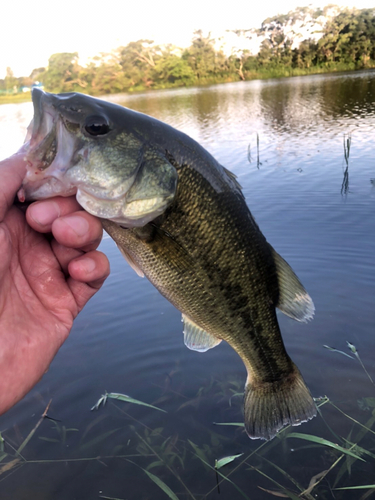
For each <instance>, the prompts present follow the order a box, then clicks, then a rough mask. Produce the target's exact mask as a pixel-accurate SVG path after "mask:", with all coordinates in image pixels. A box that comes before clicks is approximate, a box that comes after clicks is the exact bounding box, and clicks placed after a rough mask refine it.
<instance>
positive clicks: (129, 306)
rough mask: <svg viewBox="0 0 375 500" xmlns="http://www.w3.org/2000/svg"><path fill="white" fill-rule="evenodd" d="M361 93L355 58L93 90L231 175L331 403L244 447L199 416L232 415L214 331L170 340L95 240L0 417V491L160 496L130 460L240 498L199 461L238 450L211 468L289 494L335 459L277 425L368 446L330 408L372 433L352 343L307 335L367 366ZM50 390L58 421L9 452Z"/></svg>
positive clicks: (241, 482)
mask: <svg viewBox="0 0 375 500" xmlns="http://www.w3.org/2000/svg"><path fill="white" fill-rule="evenodd" d="M374 97H375V75H374V73H373V72H362V73H354V74H342V75H329V76H311V77H303V78H292V79H284V80H277V81H276V80H274V81H272V80H271V81H253V82H239V83H237V84H227V85H219V86H213V87H208V88H200V89H196V88H195V89H182V90H181V89H179V90H173V91H160V92H153V93H149V94H140V95H134V96H115V97H114V96H111V97H110V99H111V100H116V101H117V102H121V103H122V104H124V105H126V106H128V107H131V108H133V109H136V110H138V111H141V112H144V113H147V114H150V115H153V116H155V117H157V118H159V119H161V120H163V121H165V122H167V123H170V124H171V125H173V126H175V127H176V128H179V129H181V130H183V131H184V132H186V133H188V134H189V135H191V136H192V137H194V138H195V139H196V140H198V141H199V142H200V143H201V144H202V145H203V146H204V147H206V148H207V149H208V150H209V151H210V152H211V153H212V154H213V155H214V156H215V157H216V158H217V159H218V160H219V161H220V162H221V163H222V164H223V165H225V166H226V167H228V168H230V169H231V170H233V171H234V172H235V173H236V174H237V176H238V177H239V181H240V183H241V185H242V186H243V190H244V194H245V196H246V199H247V201H248V204H249V206H250V208H251V211H252V213H253V215H254V216H255V217H256V219H257V222H258V223H259V225H260V227H261V229H262V231H263V233H264V234H265V235H266V237H267V239H268V240H269V241H270V243H271V244H272V245H273V246H274V247H275V248H276V250H277V251H279V252H280V253H281V255H283V256H284V257H285V258H286V260H288V262H289V263H290V264H291V265H292V266H293V268H294V270H295V271H296V272H297V274H298V275H299V277H300V278H301V280H302V282H303V284H304V285H305V286H306V288H307V290H308V291H309V293H310V294H311V296H312V297H313V299H314V302H315V306H316V315H315V319H314V320H313V321H312V322H310V323H309V324H307V325H301V324H299V323H296V322H294V321H293V320H291V319H289V318H286V317H285V316H283V315H279V321H280V327H281V331H282V333H283V337H284V340H285V343H286V346H287V350H288V352H289V353H290V355H291V357H292V358H293V360H294V361H295V362H296V363H297V365H298V366H299V367H300V368H301V371H302V372H303V375H304V378H305V380H306V382H307V383H308V385H309V387H310V389H311V392H312V394H313V395H314V396H316V397H318V396H324V395H327V396H328V397H329V399H330V401H331V402H332V403H333V404H332V403H331V402H327V400H326V399H322V400H321V404H323V406H322V408H321V411H322V417H317V418H316V419H314V420H313V421H311V422H309V423H307V424H304V425H303V426H302V427H300V428H298V427H297V428H293V429H292V430H287V431H285V432H284V433H283V434H282V439H278V438H277V439H275V440H274V441H272V442H271V443H269V444H267V445H265V446H263V447H262V448H260V449H258V447H259V446H260V444H261V443H259V442H252V441H250V440H249V439H248V438H247V437H246V436H245V434H244V433H243V429H242V427H240V426H214V425H213V422H218V423H220V422H232V423H235V422H242V413H241V412H242V399H241V395H240V393H241V391H242V386H243V381H244V378H245V373H244V368H243V366H242V363H241V361H240V360H239V358H238V357H237V356H236V354H235V353H234V351H233V350H231V349H230V348H229V347H228V346H227V345H220V346H219V347H217V348H215V349H213V350H212V351H211V352H207V353H205V354H198V353H195V352H191V351H188V350H187V349H186V348H185V347H184V345H183V340H182V324H181V321H180V314H179V313H178V312H177V311H176V310H175V309H174V308H173V307H172V306H171V305H170V304H169V303H168V302H166V301H165V300H164V299H163V298H162V297H161V296H160V295H159V294H158V293H157V291H156V290H155V289H154V288H153V287H152V286H151V285H150V284H149V283H148V282H147V281H146V280H141V279H140V278H138V277H137V276H136V275H135V273H134V272H133V271H132V270H131V269H130V268H128V266H127V265H126V263H125V262H124V261H123V259H122V256H121V255H120V254H119V252H118V251H117V249H116V247H115V245H114V244H113V242H112V241H111V240H110V239H108V238H106V239H104V240H103V243H102V249H103V251H105V252H106V253H107V254H108V255H109V257H110V260H111V267H112V274H111V276H110V278H109V279H108V281H107V283H106V285H105V288H104V290H102V291H101V292H100V293H99V294H98V295H97V296H96V297H95V298H94V299H93V300H92V301H91V302H90V304H89V305H88V306H87V308H86V309H85V311H84V312H83V313H82V314H81V315H80V316H79V317H78V318H77V320H76V322H75V325H74V329H73V331H72V334H71V336H70V338H69V340H68V341H67V343H66V344H65V345H64V346H63V348H62V349H61V351H60V353H59V354H58V356H57V357H56V359H55V361H54V363H53V364H52V366H51V368H50V370H49V372H48V374H47V375H46V376H45V377H44V378H43V380H42V381H41V382H40V383H39V384H38V385H37V386H36V387H35V389H34V390H33V391H32V392H31V393H30V394H29V395H28V396H27V397H26V398H25V399H24V400H23V401H22V402H20V403H19V404H18V405H17V406H16V407H15V408H13V409H12V410H11V411H9V412H8V413H7V414H6V415H3V416H2V417H1V418H0V424H1V425H0V430H1V432H2V436H3V437H5V440H6V443H5V444H3V445H2V444H1V442H0V459H2V463H1V464H0V481H1V480H2V479H4V480H3V481H2V482H1V483H0V491H1V498H2V499H3V498H4V499H14V498H17V499H23V498H25V499H29V498H34V497H37V498H54V499H66V498H100V497H102V498H121V499H125V498H127V499H140V498H142V499H143V498H144V499H146V498H153V499H155V498H161V499H162V498H167V496H166V493H165V492H163V491H162V489H160V487H159V486H158V485H157V484H156V483H155V482H154V481H153V479H152V477H151V476H148V475H147V474H146V473H145V472H144V470H142V469H146V468H147V467H149V468H150V469H149V472H150V473H152V474H154V475H155V476H157V477H158V478H160V479H162V480H163V481H164V482H165V483H166V484H167V485H168V486H169V487H170V488H171V489H172V490H173V491H174V492H175V493H176V495H177V497H178V498H181V499H183V498H197V499H198V498H199V499H201V498H228V497H230V496H231V497H233V498H242V497H243V495H241V494H240V493H239V491H238V489H235V487H234V486H233V484H232V483H229V482H228V481H224V482H223V483H222V484H221V486H220V489H221V497H218V494H217V488H216V479H215V472H214V471H213V470H212V469H210V468H209V467H208V466H207V465H205V464H204V463H203V461H205V462H207V463H209V464H210V465H211V466H212V465H213V464H214V463H215V459H218V458H221V457H223V456H228V455H235V454H240V453H244V455H243V456H242V457H240V458H238V459H237V461H235V462H233V463H232V464H228V465H227V466H225V468H223V469H221V470H220V471H219V472H222V473H223V474H225V475H229V479H230V480H231V481H233V482H234V483H235V484H236V485H237V487H238V488H240V489H241V491H242V492H243V493H244V495H247V497H249V498H252V499H253V498H256V499H263V498H264V499H266V498H272V496H271V494H270V493H268V492H267V491H264V490H269V491H270V490H277V491H278V492H280V491H281V493H282V494H284V495H285V494H287V493H285V490H282V489H281V487H280V486H278V485H277V484H275V483H272V482H271V480H270V479H267V478H266V477H265V476H263V475H262V473H264V474H267V476H269V477H271V478H272V479H273V480H275V481H277V483H279V484H281V485H282V486H283V487H284V488H286V490H287V491H288V492H290V491H292V492H294V494H297V493H299V492H301V491H303V489H305V488H307V487H308V485H309V481H310V479H311V478H312V477H313V476H315V475H316V474H319V473H322V471H327V470H329V469H330V467H332V466H333V464H334V463H335V461H336V460H338V459H339V457H340V456H341V455H340V452H338V451H337V450H334V449H333V448H328V447H322V446H316V447H309V446H310V445H313V443H309V442H307V441H303V440H301V439H300V438H299V439H298V438H293V437H286V436H289V435H290V433H291V432H299V433H306V434H310V435H315V436H319V437H323V438H325V439H327V440H329V441H333V442H334V443H338V444H340V445H341V446H342V447H344V448H350V446H352V445H350V443H359V445H360V446H362V447H363V448H365V449H367V450H369V451H370V452H371V453H374V448H375V442H374V439H373V434H372V433H371V432H369V431H366V429H365V428H363V427H361V426H359V425H358V424H355V423H354V422H353V420H350V419H349V418H348V417H351V418H354V419H355V420H357V421H358V422H360V423H361V424H363V425H365V426H367V427H368V428H371V427H372V430H374V425H375V417H374V416H373V412H374V408H375V399H374V396H375V394H374V386H373V385H372V384H371V382H370V380H369V379H368V377H367V376H366V374H365V372H364V371H363V369H362V367H361V365H360V363H359V362H358V360H357V359H355V357H354V359H350V358H348V357H347V356H343V355H342V354H340V353H338V352H335V351H329V350H327V349H324V348H323V345H328V346H331V347H335V348H336V349H338V350H341V351H344V352H346V353H347V354H350V351H349V350H348V349H347V347H346V340H348V341H351V342H352V343H353V344H354V345H356V347H357V349H358V352H359V353H360V356H361V360H362V361H363V363H364V365H365V366H366V368H367V370H368V372H369V374H370V375H371V376H372V377H373V378H374V376H375V371H374V362H373V353H374V352H375V350H374V347H375V346H374V344H375V339H374V336H373V329H374V323H375V312H374V311H375V308H374V305H375V304H374V297H375V271H374V254H375V239H374V238H373V235H374V229H375V219H374V201H375V190H374V189H375V188H374V185H373V184H372V183H371V182H370V179H373V178H374V177H375V161H374V159H375V158H374V148H373V140H374V129H375V111H374V109H375V108H374V105H373V103H374ZM31 115H32V106H31V104H30V103H26V104H17V105H5V106H0V136H1V137H2V138H3V139H2V141H1V142H0V158H2V157H5V156H7V155H9V154H11V153H12V152H14V151H15V150H16V149H17V148H18V147H19V146H20V145H21V143H22V141H23V137H24V133H25V128H26V126H27V124H28V122H29V121H30V119H31ZM257 138H258V140H259V164H258V161H257V149H258V148H257ZM348 141H349V142H348ZM249 150H250V154H251V160H252V161H251V162H249ZM257 167H259V168H257ZM349 180H350V182H349ZM105 391H108V392H121V393H125V394H129V395H131V396H133V397H134V398H136V399H139V400H142V401H145V402H148V403H151V404H153V405H155V406H158V407H160V408H162V409H164V410H166V411H167V412H168V413H161V412H158V411H156V410H152V409H150V408H147V407H144V406H135V405H129V404H126V403H120V402H116V401H113V400H111V401H109V402H108V404H107V405H106V406H105V407H104V408H100V409H99V410H98V411H93V412H90V408H91V407H92V406H93V405H94V404H95V402H96V401H97V400H98V398H99V397H100V396H101V395H102V394H104V393H105ZM50 399H52V404H51V407H50V410H49V415H50V416H51V417H53V418H56V419H58V422H56V421H50V420H44V421H43V422H42V423H41V425H40V426H39V427H38V429H37V431H36V432H35V434H34V435H33V436H32V438H31V439H30V442H29V443H28V444H27V446H25V447H24V449H23V450H22V453H21V455H22V457H21V456H19V455H17V453H16V452H15V451H14V450H15V449H17V447H19V446H20V445H21V443H22V442H23V441H24V440H25V439H26V437H27V435H28V433H29V432H30V431H31V430H32V429H33V427H34V426H35V425H36V424H37V422H38V419H39V416H40V415H41V413H42V412H43V410H44V408H45V407H46V405H47V403H48V401H49V400H50ZM358 400H359V403H358V402H357V401H358ZM336 407H337V408H339V409H340V410H341V411H343V412H344V413H345V415H343V414H342V413H341V412H340V410H338V409H337V408H336ZM346 415H347V416H346ZM343 438H344V439H347V440H348V441H349V442H350V443H349V444H348V441H345V440H344V439H343ZM3 449H4V451H5V452H6V453H8V455H4V453H3ZM351 449H352V451H355V452H358V448H355V447H354V445H353V447H352V448H351ZM255 450H257V452H256V454H254V451H255ZM98 457H99V458H98ZM111 457H112V458H111ZM113 457H117V458H113ZM348 457H349V458H348ZM25 461H27V462H25ZM38 461H43V462H38ZM270 462H271V463H270ZM374 463H375V462H374V459H373V457H371V456H370V455H367V456H366V462H363V461H361V460H360V459H355V458H354V457H352V456H351V457H350V456H348V455H345V453H344V454H343V458H342V459H341V460H340V461H338V463H337V465H335V466H333V468H332V470H331V471H330V472H329V473H328V474H327V476H325V477H324V478H323V479H322V481H321V483H320V484H319V485H318V486H316V488H315V489H314V490H313V492H312V493H311V495H312V497H314V495H315V494H317V495H318V497H319V498H337V499H351V498H360V495H358V496H353V491H351V490H348V491H345V490H335V492H334V496H332V493H331V489H332V488H333V487H346V486H355V485H360V484H362V485H365V484H373V474H374ZM2 464H4V467H5V469H1V465H2ZM135 464H136V465H135ZM272 464H274V465H272ZM275 466H277V467H279V468H281V470H282V471H284V472H285V474H286V473H287V474H289V475H290V476H291V477H292V478H293V479H294V480H295V483H294V484H293V483H292V482H290V480H289V479H288V478H287V477H286V475H285V474H284V473H282V472H280V469H276V468H275ZM6 467H8V468H6ZM348 467H351V475H349V474H348ZM321 477H323V476H321ZM371 478H372V479H371ZM260 488H263V490H262V489H260ZM363 493H366V490H365V491H362V492H361V493H360V494H363ZM288 494H289V493H288ZM236 495H237V496H236ZM289 497H290V494H289ZM305 497H306V498H310V499H311V497H309V496H308V494H307V496H306V495H305ZM292 498H293V497H292Z"/></svg>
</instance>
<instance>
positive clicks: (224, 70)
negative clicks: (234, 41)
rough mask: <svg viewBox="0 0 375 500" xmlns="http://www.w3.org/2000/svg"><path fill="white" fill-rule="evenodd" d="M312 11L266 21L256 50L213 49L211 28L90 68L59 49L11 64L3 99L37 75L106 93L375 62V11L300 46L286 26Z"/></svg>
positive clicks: (344, 14)
mask: <svg viewBox="0 0 375 500" xmlns="http://www.w3.org/2000/svg"><path fill="white" fill-rule="evenodd" d="M328 8H329V7H327V8H326V9H328ZM307 9H308V8H299V9H297V10H296V11H294V12H290V13H289V14H287V15H286V16H276V17H274V18H270V19H267V20H265V21H264V22H263V24H262V26H261V28H260V29H259V30H257V35H258V36H261V37H263V42H262V44H261V46H260V50H259V52H258V53H257V54H251V53H250V52H249V50H246V49H241V48H240V47H239V48H238V49H236V50H232V53H231V54H230V55H225V54H224V52H223V51H222V50H218V49H216V48H215V47H216V46H215V40H213V39H212V38H211V37H210V34H208V36H205V35H204V34H203V32H202V31H201V30H198V31H196V32H195V33H194V36H193V40H192V43H191V45H190V47H188V48H186V49H184V50H183V49H179V48H177V47H175V46H173V45H166V46H159V45H156V44H154V43H153V42H152V41H151V40H138V41H135V42H131V43H129V44H128V45H127V46H126V47H119V48H117V49H116V50H113V51H112V52H111V53H101V54H100V55H98V56H96V57H94V58H93V60H92V61H91V62H90V63H89V64H88V65H87V66H81V65H80V64H79V55H78V53H77V52H74V53H59V54H53V55H52V56H51V57H50V59H49V63H48V67H47V68H37V69H35V70H33V72H32V73H31V75H30V76H29V77H21V78H15V77H14V75H13V73H12V70H11V69H10V68H8V70H7V76H6V77H5V78H4V79H3V80H0V102H7V99H8V100H9V99H12V98H14V96H13V95H12V94H14V93H17V92H22V90H24V89H25V87H26V88H30V87H31V86H32V84H33V82H35V81H39V82H42V83H43V85H44V88H45V89H46V90H47V91H49V92H72V91H73V92H83V93H88V94H92V95H102V94H111V93H120V92H128V91H141V90H145V89H163V88H171V87H181V86H191V85H205V84H211V83H220V82H231V81H238V80H249V79H254V78H271V77H283V76H293V75H305V74H312V73H324V72H331V71H344V70H355V69H363V68H373V67H375V9H362V10H357V9H352V10H343V11H337V12H338V13H337V14H336V15H333V16H332V17H329V19H328V21H327V22H326V23H325V24H324V27H323V28H322V32H321V33H320V34H321V37H320V38H319V39H318V40H316V38H308V39H305V40H302V41H301V42H300V43H299V45H298V47H295V46H294V45H293V41H292V40H291V39H290V38H289V37H288V36H286V34H285V33H284V31H283V26H285V25H286V24H287V23H288V21H289V20H290V21H293V20H295V18H299V19H304V17H303V16H305V15H306V13H307V12H308V10H307ZM324 14H325V10H321V9H316V10H314V11H313V10H311V12H310V11H309V15H310V16H312V18H318V17H319V16H322V15H324ZM301 16H302V17H301ZM293 47H294V48H293ZM9 94H11V95H9ZM21 96H22V94H21ZM26 96H28V94H26ZM24 98H25V95H24ZM18 99H22V97H18Z"/></svg>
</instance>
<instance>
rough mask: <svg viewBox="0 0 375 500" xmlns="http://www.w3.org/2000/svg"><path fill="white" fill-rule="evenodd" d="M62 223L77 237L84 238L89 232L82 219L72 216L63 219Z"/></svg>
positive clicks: (86, 223) (87, 225) (85, 222)
mask: <svg viewBox="0 0 375 500" xmlns="http://www.w3.org/2000/svg"><path fill="white" fill-rule="evenodd" d="M64 221H65V222H66V223H67V224H68V226H70V227H71V228H72V229H73V231H74V232H75V233H76V235H77V236H80V237H81V236H84V235H85V234H86V233H87V232H88V230H89V223H88V222H87V220H86V219H85V218H84V217H80V216H79V215H72V216H70V217H64Z"/></svg>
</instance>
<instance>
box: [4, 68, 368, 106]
mask: <svg viewBox="0 0 375 500" xmlns="http://www.w3.org/2000/svg"><path fill="white" fill-rule="evenodd" d="M346 66H348V67H347V68H345V67H344V65H342V64H338V65H337V67H336V68H324V67H313V68H303V69H298V68H283V67H280V68H275V69H274V70H271V71H270V70H268V71H264V72H249V73H248V74H247V75H246V76H247V78H245V80H240V79H232V78H223V79H211V80H210V79H206V80H205V81H202V82H194V83H193V84H191V85H175V84H174V85H168V84H167V83H166V84H162V85H156V86H155V87H152V88H147V87H134V88H128V89H124V90H123V91H121V92H113V93H112V92H108V93H106V94H94V93H90V95H93V96H95V97H109V96H114V95H118V94H127V95H135V94H141V93H149V92H153V91H154V90H157V91H160V90H172V89H173V90H177V89H188V88H194V87H196V88H200V87H208V86H211V85H222V84H225V83H236V82H246V81H253V80H272V79H282V78H292V77H295V76H312V75H320V74H332V73H333V74H338V73H356V72H360V71H371V70H375V66H370V67H368V68H360V69H353V68H350V67H349V65H346ZM47 92H48V91H47ZM81 93H83V94H85V92H81ZM24 102H31V92H27V93H22V94H8V95H0V105H2V104H18V103H24Z"/></svg>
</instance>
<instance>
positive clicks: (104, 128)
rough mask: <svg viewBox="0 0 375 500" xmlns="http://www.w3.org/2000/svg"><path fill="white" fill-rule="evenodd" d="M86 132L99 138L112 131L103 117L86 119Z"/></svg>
mask: <svg viewBox="0 0 375 500" xmlns="http://www.w3.org/2000/svg"><path fill="white" fill-rule="evenodd" d="M85 130H86V132H87V133H88V134H90V135H93V136H97V135H106V134H108V132H109V131H110V130H111V129H110V126H109V124H108V122H107V119H106V118H104V117H103V116H89V117H88V118H86V123H85Z"/></svg>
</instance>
